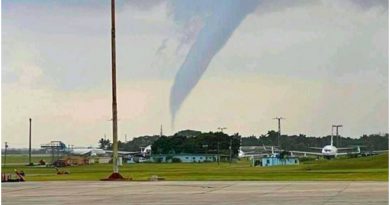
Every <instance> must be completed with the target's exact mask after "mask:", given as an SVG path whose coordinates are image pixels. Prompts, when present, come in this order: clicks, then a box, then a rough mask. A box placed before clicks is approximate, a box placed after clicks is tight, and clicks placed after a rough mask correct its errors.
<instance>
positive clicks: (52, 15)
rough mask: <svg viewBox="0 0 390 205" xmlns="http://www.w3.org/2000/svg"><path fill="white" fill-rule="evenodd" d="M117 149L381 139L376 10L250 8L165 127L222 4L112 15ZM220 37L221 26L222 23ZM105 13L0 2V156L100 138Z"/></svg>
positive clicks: (132, 9)
mask: <svg viewBox="0 0 390 205" xmlns="http://www.w3.org/2000/svg"><path fill="white" fill-rule="evenodd" d="M117 2H118V3H117V15H116V17H117V78H118V88H117V89H118V118H119V135H120V136H119V138H120V140H122V141H123V140H124V136H125V134H127V136H128V139H130V138H131V137H136V136H140V135H147V134H149V135H150V134H158V133H159V130H160V124H162V125H163V129H164V133H165V134H172V133H174V132H175V131H179V130H182V129H195V130H201V131H215V130H216V129H217V127H220V126H224V127H227V128H228V129H227V130H226V132H228V133H230V134H232V133H235V132H239V133H241V134H242V135H244V136H248V135H252V134H254V135H260V134H264V133H266V132H267V131H268V130H272V129H277V122H276V121H275V120H272V118H274V117H276V116H283V117H285V118H287V120H284V121H283V122H282V133H287V134H299V133H302V134H306V135H310V136H324V135H328V134H330V132H331V124H336V123H337V124H343V125H344V127H343V128H342V129H341V131H340V132H341V134H342V135H344V136H350V137H358V136H360V135H362V134H371V133H378V132H382V133H383V132H388V100H389V97H388V2H387V0H383V1H382V0H378V1H375V0H373V1H363V0H354V1H353V0H352V1H349V0H344V1H336V0H333V1H331V0H323V1H320V0H318V1H312V0H310V1H308V0H296V1H290V0H279V1H271V0H268V1H260V3H259V4H258V5H257V8H256V9H255V10H254V11H252V12H251V13H249V14H248V15H247V16H246V17H245V18H244V19H243V21H242V22H241V23H240V25H239V26H238V27H237V28H236V29H235V30H234V32H233V33H232V35H231V36H230V38H229V39H228V41H227V42H226V44H224V46H223V47H222V48H221V50H220V51H219V52H218V53H217V54H216V55H215V56H214V58H212V60H211V62H210V64H209V65H208V67H207V70H206V71H205V73H204V74H203V76H202V77H201V79H200V80H199V82H198V83H197V85H196V86H195V87H194V89H193V90H192V92H191V93H190V94H189V95H188V97H187V98H186V99H185V101H184V102H183V104H182V106H181V108H180V110H179V112H178V113H177V116H176V120H175V126H174V127H172V124H171V113H170V107H169V99H170V92H171V87H172V85H173V83H174V80H175V76H176V73H177V72H178V70H179V68H180V66H181V64H182V63H183V61H184V60H185V58H186V56H187V54H188V52H189V50H190V49H191V46H192V45H193V44H194V42H195V40H196V38H197V35H198V34H199V32H200V31H201V30H202V28H203V27H204V25H205V18H207V16H209V15H210V14H212V13H213V12H214V10H213V9H215V8H218V7H219V6H220V5H221V4H222V3H223V1H213V2H214V3H212V6H210V5H209V4H210V2H209V1H203V0H202V1H165V0H150V1H142V0H139V1H135V0H132V1H124V0H118V1H117ZM223 23H229V22H223ZM110 55H111V53H110V3H109V1H106V0H102V1H96V0H85V1H76V0H74V1H73V0H72V1H69V0H67V1H65V0H64V1H58V0H57V1H45V0H36V1H27V0H21V1H11V0H3V1H2V79H1V80H2V82H1V85H2V120H1V122H2V123H1V124H2V130H1V134H2V142H4V141H7V142H9V144H10V147H27V146H28V118H29V117H31V118H32V119H33V126H32V129H33V147H38V146H39V145H40V144H43V143H47V142H49V141H50V140H61V141H63V142H64V143H65V144H74V145H76V146H86V145H96V144H97V141H98V139H99V138H101V137H103V136H104V134H106V135H107V137H109V138H111V137H112V134H111V133H112V127H111V124H112V122H111V121H110V119H111V118H112V117H111V57H110Z"/></svg>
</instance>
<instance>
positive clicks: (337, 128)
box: [332, 125, 343, 146]
mask: <svg viewBox="0 0 390 205" xmlns="http://www.w3.org/2000/svg"><path fill="white" fill-rule="evenodd" d="M333 127H335V128H336V137H337V146H340V136H339V127H343V125H332V130H333Z"/></svg>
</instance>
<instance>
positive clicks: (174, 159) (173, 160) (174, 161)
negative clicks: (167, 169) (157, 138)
mask: <svg viewBox="0 0 390 205" xmlns="http://www.w3.org/2000/svg"><path fill="white" fill-rule="evenodd" d="M180 162H181V159H180V158H172V163H180Z"/></svg>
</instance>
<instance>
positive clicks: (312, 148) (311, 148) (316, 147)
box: [309, 147, 322, 150]
mask: <svg viewBox="0 0 390 205" xmlns="http://www.w3.org/2000/svg"><path fill="white" fill-rule="evenodd" d="M309 148H310V149H320V150H322V147H309Z"/></svg>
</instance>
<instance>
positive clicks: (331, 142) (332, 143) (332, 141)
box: [330, 135, 333, 146]
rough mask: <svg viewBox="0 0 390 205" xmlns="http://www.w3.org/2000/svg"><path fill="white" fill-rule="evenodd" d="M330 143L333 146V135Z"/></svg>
mask: <svg viewBox="0 0 390 205" xmlns="http://www.w3.org/2000/svg"><path fill="white" fill-rule="evenodd" d="M330 145H331V146H333V135H331V136H330Z"/></svg>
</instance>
